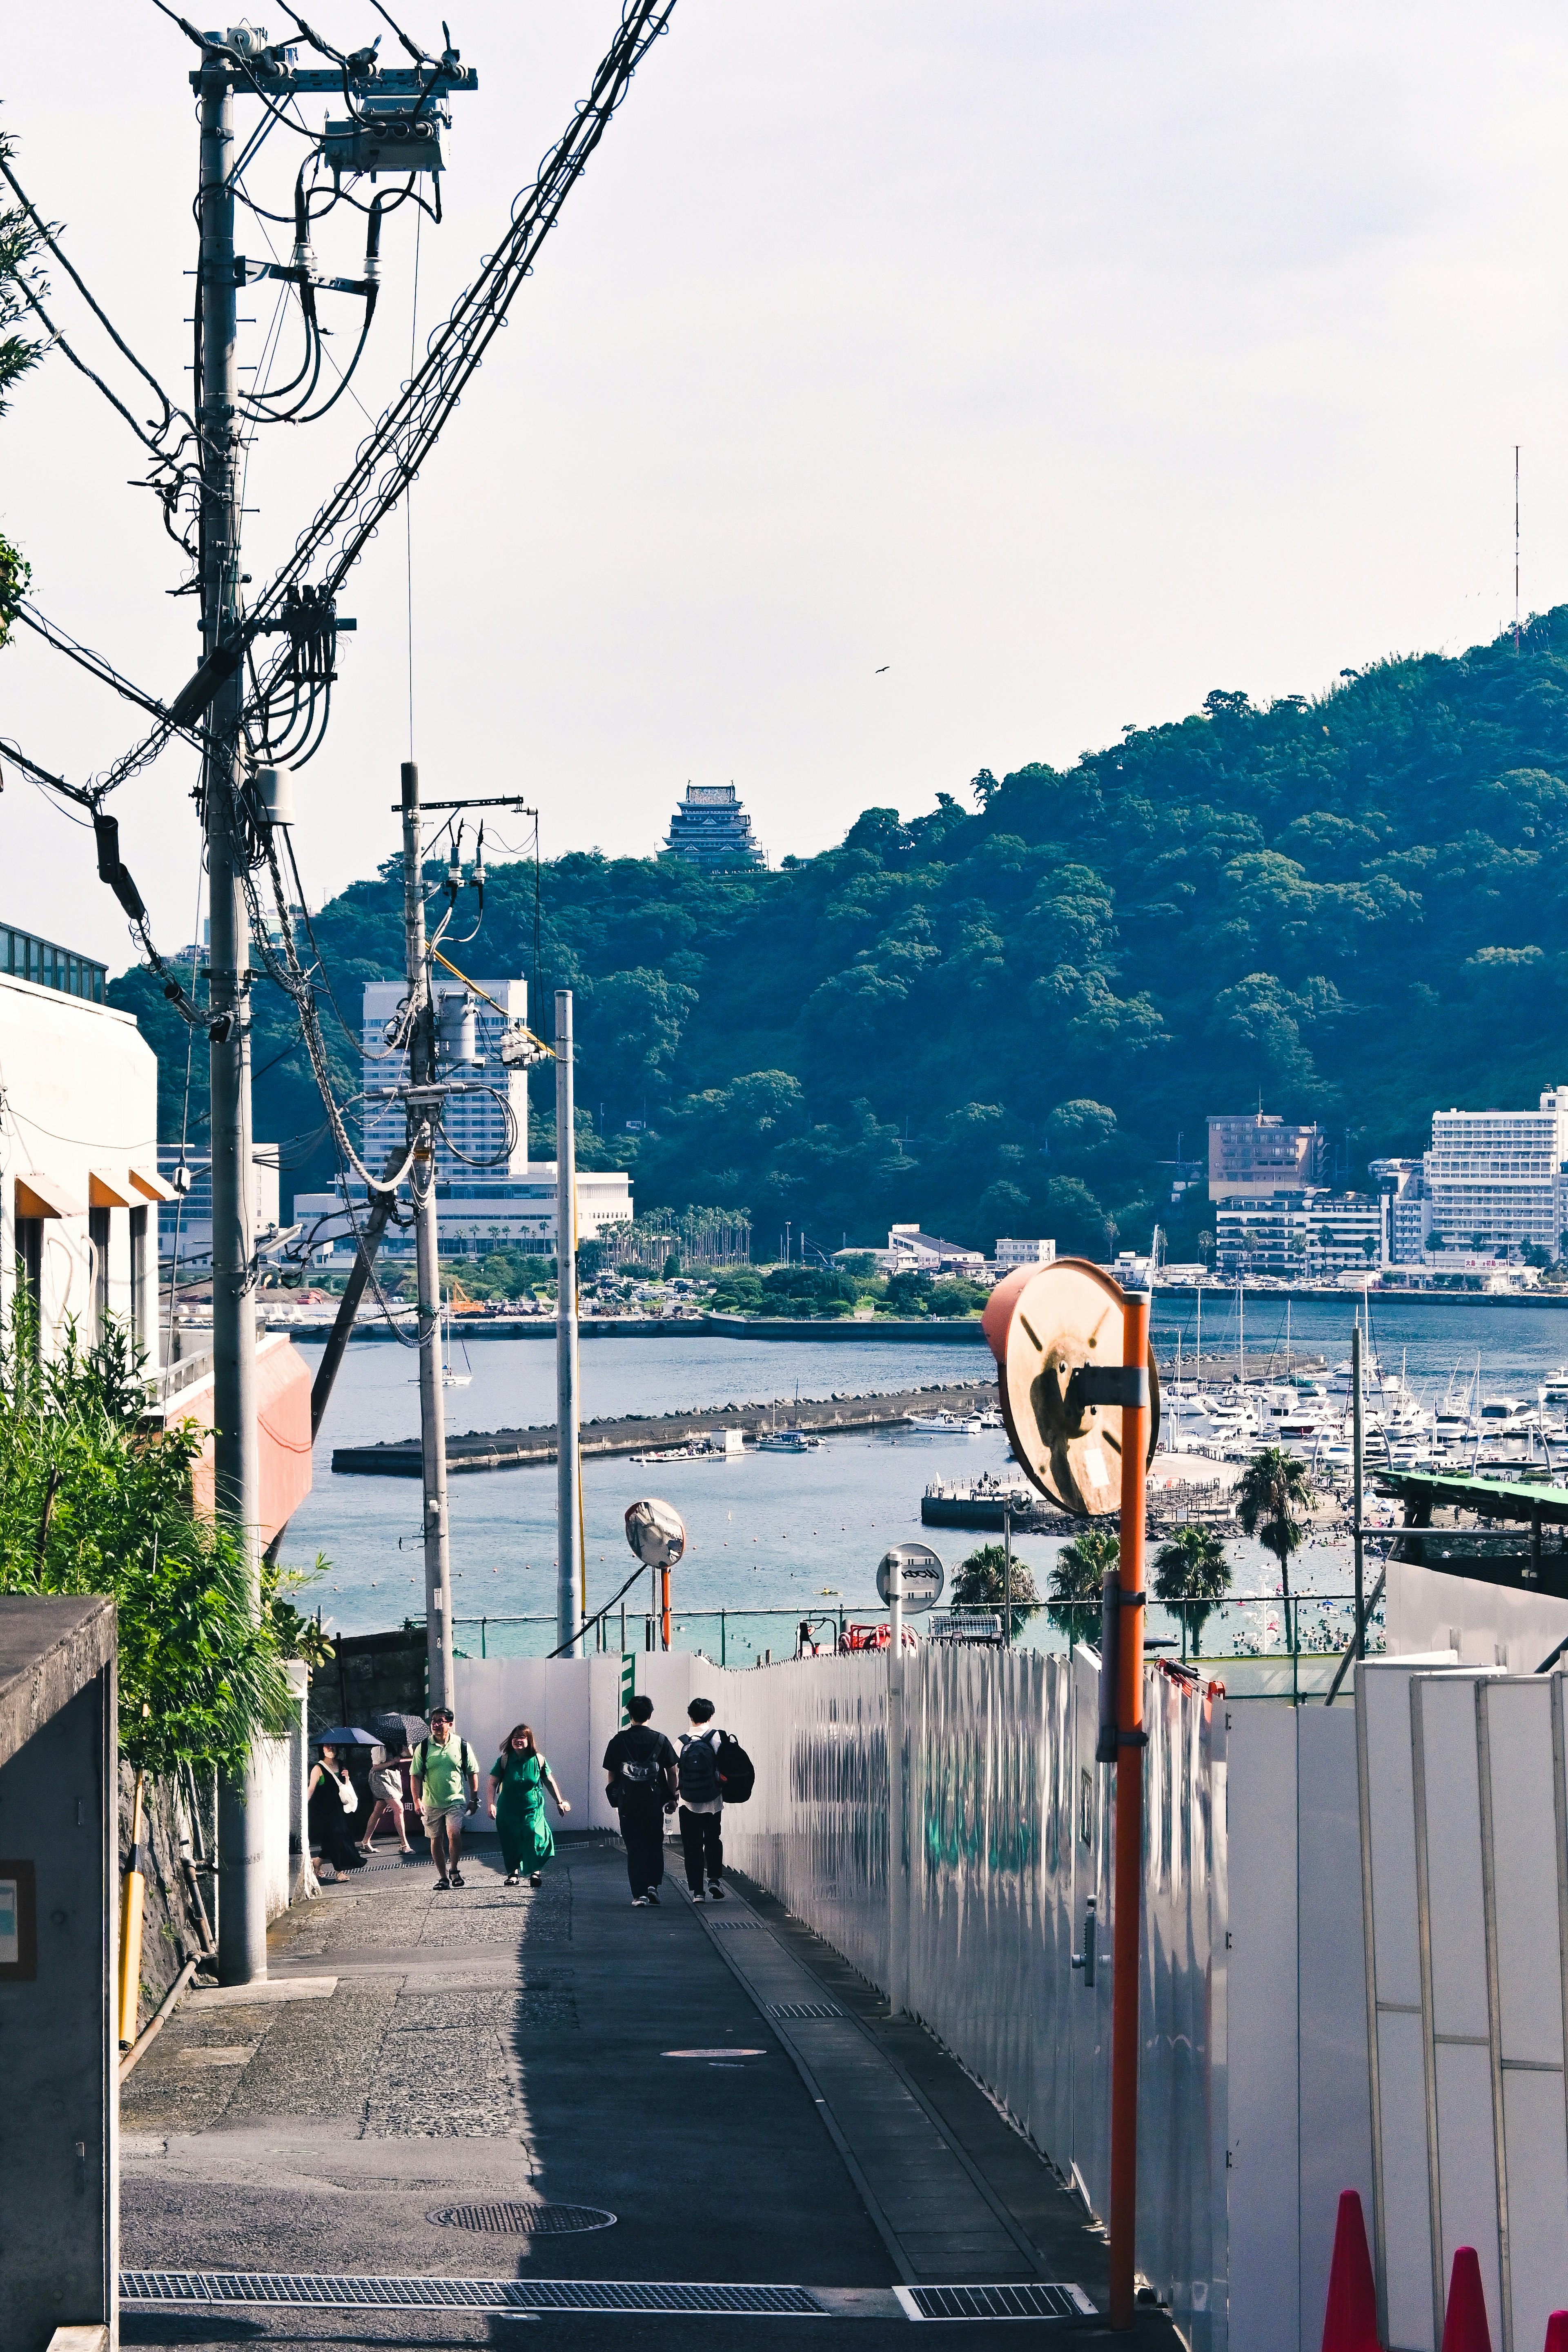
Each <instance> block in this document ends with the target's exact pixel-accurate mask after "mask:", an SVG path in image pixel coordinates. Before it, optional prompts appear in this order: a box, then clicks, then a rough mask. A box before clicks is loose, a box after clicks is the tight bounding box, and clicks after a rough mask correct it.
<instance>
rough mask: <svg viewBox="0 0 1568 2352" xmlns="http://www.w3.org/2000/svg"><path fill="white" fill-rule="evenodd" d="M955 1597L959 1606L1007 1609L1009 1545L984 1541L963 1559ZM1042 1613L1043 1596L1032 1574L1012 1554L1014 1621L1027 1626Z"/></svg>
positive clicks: (1016, 1623) (954, 1590)
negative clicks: (1041, 1596) (984, 1542)
mask: <svg viewBox="0 0 1568 2352" xmlns="http://www.w3.org/2000/svg"><path fill="white" fill-rule="evenodd" d="M1006 1601H1007V1547H1006V1546H1005V1544H982V1545H981V1546H980V1547H979V1549H978V1550H975V1551H972V1552H971V1553H970V1555H969V1558H968V1559H966V1560H963V1562H961V1564H960V1566H959V1570H958V1573H957V1575H956V1576H955V1577H954V1578H953V1580H952V1604H953V1606H954V1608H957V1609H1005V1606H1006ZM1039 1613H1040V1595H1039V1591H1038V1588H1037V1585H1036V1583H1035V1580H1034V1577H1033V1575H1032V1574H1031V1573H1030V1571H1029V1570H1028V1569H1027V1568H1026V1567H1025V1565H1024V1563H1023V1561H1022V1560H1021V1559H1019V1558H1018V1557H1017V1554H1016V1553H1015V1554H1014V1556H1013V1624H1014V1627H1015V1629H1016V1628H1017V1627H1018V1626H1020V1625H1026V1624H1027V1623H1028V1622H1029V1620H1030V1618H1031V1617H1037V1616H1038V1615H1039Z"/></svg>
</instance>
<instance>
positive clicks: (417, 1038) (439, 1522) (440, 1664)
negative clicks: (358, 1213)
mask: <svg viewBox="0 0 1568 2352" xmlns="http://www.w3.org/2000/svg"><path fill="white" fill-rule="evenodd" d="M403 941H404V953H405V969H406V971H407V974H408V1012H409V1035H408V1092H407V1097H406V1099H407V1103H408V1139H409V1142H410V1143H411V1144H413V1145H414V1146H415V1150H414V1163H413V1167H412V1169H411V1171H410V1181H411V1184H412V1188H413V1192H414V1207H415V1220H416V1222H415V1242H416V1263H417V1267H418V1295H419V1440H420V1454H421V1464H422V1468H423V1472H424V1484H425V1638H426V1652H427V1655H428V1661H429V1664H428V1676H429V1693H428V1706H451V1704H452V1696H453V1693H452V1564H451V1546H450V1541H449V1538H448V1535H447V1398H446V1391H445V1390H444V1389H443V1388H442V1386H441V1237H440V1232H439V1229H438V1227H437V1218H436V1129H437V1123H438V1118H439V1104H440V1097H439V1094H438V1092H437V1080H436V1017H435V1010H434V1006H433V1004H432V1003H431V996H430V976H429V972H428V970H427V969H426V956H425V871H424V860H423V858H422V857H421V856H420V846H419V771H418V769H417V768H416V765H415V764H414V761H412V760H405V761H404V762H403Z"/></svg>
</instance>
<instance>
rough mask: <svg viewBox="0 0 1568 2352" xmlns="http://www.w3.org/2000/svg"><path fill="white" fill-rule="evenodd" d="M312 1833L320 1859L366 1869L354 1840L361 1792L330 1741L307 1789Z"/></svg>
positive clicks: (337, 1865) (334, 1866)
mask: <svg viewBox="0 0 1568 2352" xmlns="http://www.w3.org/2000/svg"><path fill="white" fill-rule="evenodd" d="M307 1802H308V1806H309V1810H310V1835H311V1836H312V1837H313V1838H314V1839H315V1841H316V1843H317V1844H318V1845H319V1846H320V1847H321V1859H322V1861H323V1862H326V1863H330V1864H331V1867H332V1869H333V1870H338V1871H342V1870H363V1868H364V1856H363V1853H361V1852H360V1850H359V1847H358V1846H357V1845H356V1844H355V1843H354V1833H353V1823H354V1815H355V1814H356V1813H357V1812H358V1811H359V1794H358V1791H357V1790H355V1788H354V1784H353V1781H352V1780H350V1779H349V1768H348V1766H347V1765H346V1764H345V1763H344V1762H343V1759H342V1757H341V1756H340V1755H339V1754H338V1751H337V1749H336V1748H334V1747H333V1746H332V1744H331V1741H330V1740H329V1741H327V1742H326V1743H325V1745H324V1746H323V1747H322V1748H321V1762H320V1763H319V1764H318V1765H317V1766H316V1768H315V1770H314V1771H313V1772H312V1773H311V1775H310V1786H309V1789H308V1790H307Z"/></svg>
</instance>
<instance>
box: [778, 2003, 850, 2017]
mask: <svg viewBox="0 0 1568 2352" xmlns="http://www.w3.org/2000/svg"><path fill="white" fill-rule="evenodd" d="M845 2013H846V2012H845V2011H843V2010H841V2009H840V2008H839V2006H838V2004H837V2001H836V2000H770V2001H769V2003H768V2015H769V2016H770V2017H842V2016H844V2015H845Z"/></svg>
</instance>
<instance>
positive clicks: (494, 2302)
mask: <svg viewBox="0 0 1568 2352" xmlns="http://www.w3.org/2000/svg"><path fill="white" fill-rule="evenodd" d="M120 2297H121V2303H123V2304H127V2305H149V2304H160V2305H183V2306H185V2307H189V2306H191V2305H205V2306H206V2307H208V2308H212V2307H214V2306H216V2305H228V2306H233V2305H267V2306H268V2307H270V2308H272V2309H275V2310H281V2309H292V2310H312V2311H323V2310H337V2311H664V2312H675V2313H678V2314H679V2313H681V2312H735V2313H738V2314H740V2315H747V2314H757V2315H762V2314H770V2313H771V2314H784V2315H786V2316H788V2315H794V2316H796V2317H800V2318H805V2319H816V2318H820V2317H821V2316H822V2313H823V2306H822V2305H821V2304H819V2303H817V2302H816V2301H815V2300H814V2299H813V2298H812V2296H810V2295H809V2294H807V2293H806V2292H805V2288H804V2287H798V2286H710V2285H708V2284H703V2283H697V2284H681V2285H675V2284H666V2283H664V2282H662V2281H661V2282H658V2283H655V2284H650V2283H648V2282H647V2281H640V2282H635V2283H634V2282H624V2281H622V2280H620V2279H455V2278H323V2277H310V2276H305V2275H299V2274H295V2273H289V2272H286V2271H121V2273H120Z"/></svg>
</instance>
